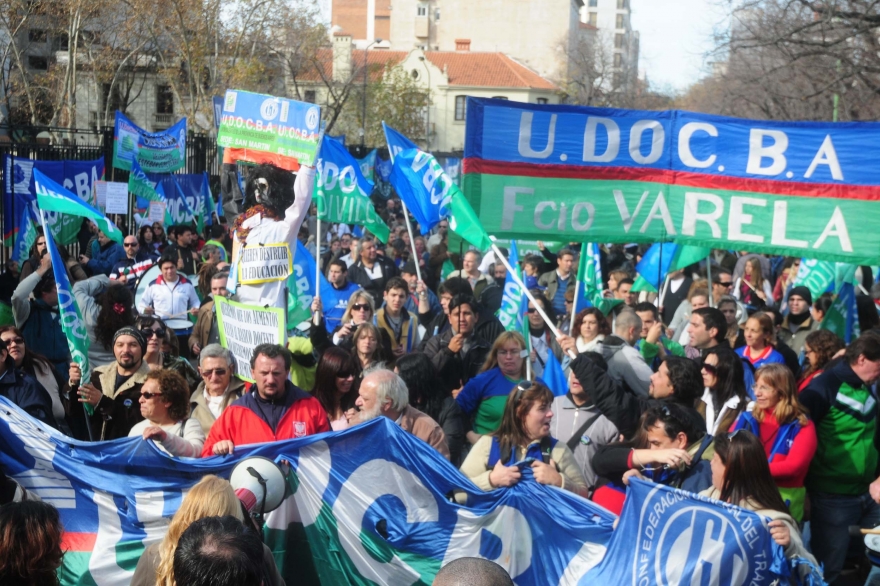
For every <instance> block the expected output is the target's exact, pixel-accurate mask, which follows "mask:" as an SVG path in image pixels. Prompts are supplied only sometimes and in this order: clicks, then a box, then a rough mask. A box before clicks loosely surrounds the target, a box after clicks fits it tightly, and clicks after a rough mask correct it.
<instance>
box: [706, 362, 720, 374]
mask: <svg viewBox="0 0 880 586" xmlns="http://www.w3.org/2000/svg"><path fill="white" fill-rule="evenodd" d="M703 370H705V371H706V372H708V373H709V374H711V375H716V374H718V367H717V366H715V365H714V364H708V363H706V362H704V363H703Z"/></svg>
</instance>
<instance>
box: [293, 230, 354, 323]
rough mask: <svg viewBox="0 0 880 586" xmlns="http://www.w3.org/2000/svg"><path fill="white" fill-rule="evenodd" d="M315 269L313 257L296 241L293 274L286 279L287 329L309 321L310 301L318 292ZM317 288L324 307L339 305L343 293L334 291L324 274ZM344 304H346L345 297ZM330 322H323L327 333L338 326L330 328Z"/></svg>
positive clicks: (346, 299) (310, 313) (310, 312)
mask: <svg viewBox="0 0 880 586" xmlns="http://www.w3.org/2000/svg"><path fill="white" fill-rule="evenodd" d="M315 269H316V266H315V259H314V257H313V256H312V255H311V253H309V251H308V249H306V247H305V246H303V243H302V242H300V241H299V240H297V241H296V254H295V255H294V257H293V272H292V273H291V274H290V277H288V278H287V287H288V297H289V298H288V309H287V316H288V317H287V325H288V328H291V327H293V326H295V325H296V324H298V323H300V322H303V321H306V320H308V319H311V315H312V309H311V308H312V301H313V300H314V299H315V294H316V291H318V289H317V287H316V286H315V272H316V270H315ZM319 286H320V287H321V289H320V291H321V302H322V303H323V304H324V307H328V308H329V307H335V306H336V305H338V304H339V300H340V298H341V297H342V296H343V295H344V293H343V292H340V291H337V290H336V289H334V288H333V285H331V284H330V281H328V280H327V277H325V276H324V273H321V283H320V285H319ZM345 302H346V303H347V302H348V298H347V297H346V298H345ZM330 321H331V320H329V319H328V320H325V325H326V326H327V329H328V331H332V328H335V327H336V325H337V324H338V322H335V323H333V325H332V328H331V324H330Z"/></svg>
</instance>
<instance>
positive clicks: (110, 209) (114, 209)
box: [104, 182, 128, 215]
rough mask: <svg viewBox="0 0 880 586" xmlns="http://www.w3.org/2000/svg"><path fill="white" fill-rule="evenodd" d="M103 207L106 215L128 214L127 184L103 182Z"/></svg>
mask: <svg viewBox="0 0 880 586" xmlns="http://www.w3.org/2000/svg"><path fill="white" fill-rule="evenodd" d="M104 185H105V186H106V187H105V189H106V192H105V206H104V211H105V212H107V213H108V214H123V215H124V214H127V213H128V183H116V182H105V183H104Z"/></svg>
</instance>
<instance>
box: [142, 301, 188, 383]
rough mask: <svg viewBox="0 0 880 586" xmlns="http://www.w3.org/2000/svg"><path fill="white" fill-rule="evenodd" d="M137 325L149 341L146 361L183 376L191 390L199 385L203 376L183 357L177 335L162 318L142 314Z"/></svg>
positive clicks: (156, 367) (151, 366)
mask: <svg viewBox="0 0 880 586" xmlns="http://www.w3.org/2000/svg"><path fill="white" fill-rule="evenodd" d="M135 327H136V328H137V329H138V331H140V333H141V334H143V336H144V338H145V339H146V341H147V351H146V352H145V353H144V363H146V365H147V366H148V367H149V368H150V370H151V371H153V370H160V369H163V368H164V369H166V370H172V371H174V372H176V373H177V374H179V375H180V376H182V377H183V379H184V380H185V381H186V383H187V385H188V386H189V389H190V392H192V391H194V390H195V389H196V387H198V386H199V383H200V382H201V378H200V377H199V373H198V372H196V369H195V368H193V366H192V364H190V363H189V360H186V359H184V358H181V357H180V355H179V354H178V351H177V336H175V335H174V333H173V331H172V332H171V333H170V334H169V330H168V327H167V326H166V325H165V322H164V321H162V318H159V317H156V316H153V315H142V316H140V317H138V318H137V321H136V322H135Z"/></svg>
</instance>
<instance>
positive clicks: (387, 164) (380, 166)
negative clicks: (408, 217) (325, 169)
mask: <svg viewBox="0 0 880 586" xmlns="http://www.w3.org/2000/svg"><path fill="white" fill-rule="evenodd" d="M391 169H392V164H391V161H386V160H385V159H383V158H380V157H377V158H376V177H378V178H379V179H381V180H382V181H385V182H386V183H387V182H388V181H391ZM878 277H880V273H878Z"/></svg>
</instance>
